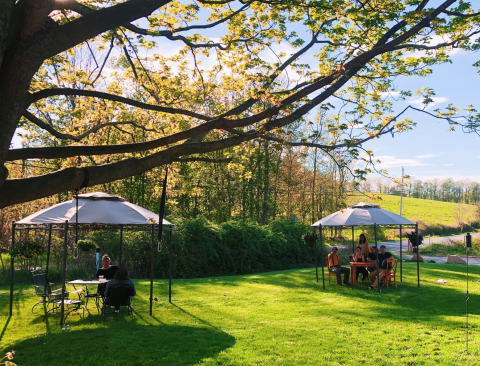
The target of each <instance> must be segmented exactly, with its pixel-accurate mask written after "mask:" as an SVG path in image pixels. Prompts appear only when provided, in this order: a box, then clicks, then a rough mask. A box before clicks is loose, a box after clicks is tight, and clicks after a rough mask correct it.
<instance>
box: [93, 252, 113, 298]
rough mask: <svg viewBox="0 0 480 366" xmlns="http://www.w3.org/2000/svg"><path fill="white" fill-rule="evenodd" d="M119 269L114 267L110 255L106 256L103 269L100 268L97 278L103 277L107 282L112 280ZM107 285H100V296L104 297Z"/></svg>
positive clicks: (98, 291)
mask: <svg viewBox="0 0 480 366" xmlns="http://www.w3.org/2000/svg"><path fill="white" fill-rule="evenodd" d="M117 270H118V267H117V266H112V265H111V262H110V257H109V256H108V254H104V255H103V257H102V268H100V269H99V270H98V271H97V275H96V277H97V278H99V277H100V276H103V278H105V279H106V280H112V279H113V278H114V277H115V273H116V272H117ZM106 286H107V285H106V284H105V283H101V284H99V285H98V289H97V293H98V294H100V296H102V297H103V294H104V292H105V288H106Z"/></svg>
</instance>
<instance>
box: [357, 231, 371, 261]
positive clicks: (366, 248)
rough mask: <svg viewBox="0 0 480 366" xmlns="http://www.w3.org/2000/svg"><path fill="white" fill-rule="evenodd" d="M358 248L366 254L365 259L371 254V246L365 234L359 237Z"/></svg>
mask: <svg viewBox="0 0 480 366" xmlns="http://www.w3.org/2000/svg"><path fill="white" fill-rule="evenodd" d="M358 247H360V249H361V250H362V254H364V255H365V257H367V256H368V255H369V254H370V244H369V243H368V240H367V238H366V236H365V234H360V236H359V237H358V244H357V248H358Z"/></svg>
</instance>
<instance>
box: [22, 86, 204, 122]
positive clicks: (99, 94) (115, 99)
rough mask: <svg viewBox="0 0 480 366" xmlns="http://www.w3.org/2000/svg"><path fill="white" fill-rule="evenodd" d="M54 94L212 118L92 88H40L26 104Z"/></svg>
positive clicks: (199, 117)
mask: <svg viewBox="0 0 480 366" xmlns="http://www.w3.org/2000/svg"><path fill="white" fill-rule="evenodd" d="M56 95H76V96H83V97H92V98H101V99H106V100H111V101H113V102H120V103H124V104H128V105H131V106H133V107H137V108H142V109H146V110H150V111H157V112H163V113H169V114H182V115H185V116H189V117H194V118H198V119H200V120H202V121H210V120H211V119H212V118H211V117H208V116H205V115H203V114H199V113H195V112H191V111H187V110H186V109H177V108H170V107H161V106H157V105H153V104H147V103H142V102H138V101H136V100H133V99H129V98H125V97H122V96H119V95H115V94H108V93H103V92H98V91H94V90H81V89H71V88H51V89H44V90H41V91H39V92H36V93H33V94H30V95H29V96H28V97H27V103H28V105H30V104H32V103H34V102H36V101H38V100H40V99H43V98H48V97H53V96H56ZM28 105H27V107H28Z"/></svg>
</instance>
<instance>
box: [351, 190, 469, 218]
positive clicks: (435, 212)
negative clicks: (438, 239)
mask: <svg viewBox="0 0 480 366" xmlns="http://www.w3.org/2000/svg"><path fill="white" fill-rule="evenodd" d="M380 197H381V198H382V199H381V200H369V199H368V198H367V197H365V196H358V197H355V198H354V199H353V202H356V201H358V200H361V201H364V202H371V203H375V204H377V205H380V206H381V207H382V208H383V209H385V210H388V211H392V212H395V213H396V214H399V213H400V196H392V195H388V194H381V195H380ZM458 207H461V208H463V209H464V210H465V212H466V214H465V219H464V221H465V222H467V223H468V222H471V221H472V220H473V219H474V218H475V210H476V207H475V206H474V205H467V204H459V203H451V202H441V201H434V200H424V199H419V198H411V197H403V209H402V211H403V212H402V216H404V217H406V218H407V219H409V220H411V221H414V222H415V221H423V222H424V223H425V224H427V225H444V226H456V224H457V223H456V220H455V218H454V216H453V212H454V211H455V210H456V209H458Z"/></svg>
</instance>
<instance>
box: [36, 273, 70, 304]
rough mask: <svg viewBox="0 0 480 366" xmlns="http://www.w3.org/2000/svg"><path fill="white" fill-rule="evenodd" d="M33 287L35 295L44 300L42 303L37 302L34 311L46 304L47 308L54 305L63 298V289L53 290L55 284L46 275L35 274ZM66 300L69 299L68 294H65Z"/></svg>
mask: <svg viewBox="0 0 480 366" xmlns="http://www.w3.org/2000/svg"><path fill="white" fill-rule="evenodd" d="M32 278H33V285H34V287H35V294H36V295H37V296H38V297H40V298H42V301H39V302H37V303H36V304H35V305H33V307H32V313H33V309H34V308H35V306H37V305H43V304H46V305H47V308H48V306H49V305H51V304H53V303H54V302H56V301H60V300H61V298H62V289H61V288H59V289H57V290H52V285H53V283H51V282H48V281H47V276H46V275H45V273H39V274H33V275H32ZM64 298H65V299H68V292H65V293H64Z"/></svg>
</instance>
